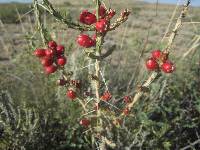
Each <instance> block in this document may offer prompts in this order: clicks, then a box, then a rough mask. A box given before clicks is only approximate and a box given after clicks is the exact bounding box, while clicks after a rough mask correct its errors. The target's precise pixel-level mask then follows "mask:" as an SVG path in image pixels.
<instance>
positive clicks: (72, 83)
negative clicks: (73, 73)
mask: <svg viewBox="0 0 200 150" xmlns="http://www.w3.org/2000/svg"><path fill="white" fill-rule="evenodd" d="M57 85H59V86H67V87H68V86H70V87H73V88H70V89H69V90H68V91H67V93H66V95H67V97H68V98H69V99H70V100H74V99H76V98H77V94H76V92H75V90H74V89H80V88H81V82H80V80H65V79H64V78H62V79H59V80H58V81H57Z"/></svg>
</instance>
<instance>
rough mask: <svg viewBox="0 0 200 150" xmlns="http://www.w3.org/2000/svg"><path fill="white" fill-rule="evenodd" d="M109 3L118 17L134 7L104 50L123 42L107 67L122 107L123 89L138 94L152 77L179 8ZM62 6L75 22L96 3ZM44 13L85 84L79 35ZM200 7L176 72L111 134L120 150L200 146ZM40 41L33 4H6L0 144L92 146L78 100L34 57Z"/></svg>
mask: <svg viewBox="0 0 200 150" xmlns="http://www.w3.org/2000/svg"><path fill="white" fill-rule="evenodd" d="M106 4H107V5H108V6H112V7H113V8H115V9H116V10H117V12H118V15H119V14H120V11H121V10H123V9H124V8H129V9H130V10H131V11H132V14H131V16H130V18H129V20H128V21H127V23H125V24H124V25H122V26H121V27H120V28H119V29H117V30H116V31H113V32H112V33H109V34H108V37H107V39H106V43H105V49H106V48H109V47H110V46H112V45H116V46H117V48H116V50H115V52H114V53H113V55H112V57H109V58H107V59H106V60H105V61H104V62H103V69H102V71H103V74H104V77H105V79H106V81H107V83H108V86H109V89H110V91H111V92H112V94H113V96H114V97H115V100H113V103H114V104H115V105H116V106H117V107H121V106H122V105H123V102H122V97H123V95H129V94H130V95H132V94H134V91H135V90H136V89H137V86H138V85H139V84H141V83H142V82H143V81H144V80H145V79H146V77H147V76H148V74H149V72H148V71H146V69H145V67H144V62H145V60H146V58H147V57H148V56H149V53H150V51H151V50H152V49H159V48H160V49H162V48H164V46H165V42H166V41H167V38H166V39H163V41H162V42H161V40H162V37H163V36H164V34H165V31H166V28H167V27H168V24H169V23H170V22H171V26H169V32H167V34H169V33H170V31H171V30H172V28H173V24H174V22H175V21H176V18H177V17H178V15H179V12H180V10H181V7H178V9H177V11H176V13H175V17H174V19H173V20H170V19H171V15H172V12H173V11H174V9H175V6H174V5H164V4H159V5H156V4H148V3H143V2H137V1H132V0H125V1H123V2H122V1H112V2H111V3H108V2H107V1H106ZM56 8H57V9H58V10H60V11H61V12H63V14H64V13H65V14H67V15H66V16H68V14H71V17H72V18H73V19H75V20H76V19H77V18H78V16H79V15H78V14H79V13H80V11H81V10H83V9H93V5H92V1H91V2H88V1H87V2H86V1H81V2H80V1H72V0H71V1H70V0H68V1H64V2H63V1H62V2H60V3H57V4H56ZM66 12H67V13H66ZM69 12H70V13H69ZM42 13H43V17H42V18H43V21H44V22H43V23H44V25H45V27H46V28H47V29H48V31H50V34H51V36H52V37H54V39H55V40H56V41H58V43H60V44H64V45H65V46H66V49H67V56H68V62H69V63H68V65H67V69H68V70H75V69H76V70H77V72H75V74H74V78H75V79H80V80H82V83H85V84H83V88H85V89H87V86H88V84H87V81H86V80H87V69H82V67H84V66H85V65H87V63H88V61H89V60H88V58H86V57H83V55H84V53H83V51H82V50H81V49H80V48H79V47H78V46H77V45H76V43H75V39H76V36H77V35H78V34H79V33H78V32H77V31H73V30H70V29H67V28H66V26H65V25H60V24H59V23H58V22H56V21H55V20H54V18H52V17H51V16H49V15H48V14H46V12H44V11H43V12H42ZM199 13H200V9H199V8H198V7H196V8H195V7H191V8H190V10H189V14H188V16H187V17H186V19H185V20H184V22H185V23H184V24H183V27H182V30H181V31H180V32H179V34H178V37H177V39H176V42H175V44H174V46H173V49H174V50H173V53H172V54H171V56H170V57H171V59H172V60H173V62H174V63H175V64H176V72H175V73H173V74H171V75H163V76H162V77H161V78H159V79H158V80H157V81H156V82H155V83H153V85H152V87H151V91H150V92H149V93H147V94H146V95H145V96H143V98H142V99H141V101H139V103H137V105H136V107H135V108H134V109H133V110H132V114H134V116H130V117H126V118H125V119H124V120H123V124H122V126H121V127H116V128H113V129H111V130H110V132H109V133H108V138H109V139H112V140H113V141H114V142H115V143H116V144H117V148H115V149H117V150H118V149H119V150H120V149H121V150H132V149H133V150H137V149H138V150H139V149H141V150H146V149H147V150H151V149H152V150H175V149H176V150H179V149H182V150H186V149H188V150H189V149H191V150H194V149H196V150H198V149H200V135H199V134H200V60H199V56H200V51H199V43H200V41H199V40H200V35H199V33H200V30H199V26H200V24H199V22H200V17H199V15H198V14H199ZM39 46H41V47H42V43H41V39H40V35H39V34H38V32H36V26H35V18H34V14H33V11H32V6H31V5H30V4H19V3H11V4H0V52H1V54H0V111H1V114H0V149H2V150H6V149H16V150H18V149H27V150H36V149H42V150H43V149H45V150H46V149H48V150H50V149H52V150H55V149H59V150H62V149H63V150H66V149H69V150H73V149H75V150H78V149H82V150H83V149H85V150H89V149H92V147H91V139H90V136H89V135H88V134H86V133H85V132H84V131H85V130H86V129H85V128H83V127H81V126H80V125H79V124H78V118H79V117H80V110H79V109H78V108H79V107H78V104H77V103H76V102H75V103H72V102H70V101H68V100H67V98H66V96H65V92H66V91H65V90H64V89H62V88H60V87H57V86H56V79H57V78H58V77H59V76H60V74H59V73H57V74H55V75H53V76H49V77H47V76H45V75H44V74H43V72H42V67H41V66H40V64H39V62H38V60H37V59H36V58H35V57H34V56H33V55H32V53H33V50H34V49H35V48H36V47H39ZM113 72H114V73H113ZM102 90H103V89H102ZM111 109H112V108H111ZM84 133H85V134H84Z"/></svg>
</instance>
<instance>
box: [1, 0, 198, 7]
mask: <svg viewBox="0 0 200 150" xmlns="http://www.w3.org/2000/svg"><path fill="white" fill-rule="evenodd" d="M13 1H16V2H26V3H27V2H31V1H32V0H0V3H5V2H13ZM144 1H147V2H152V3H154V2H156V1H157V0H144ZM177 1H178V0H158V2H159V3H167V4H176V3H177ZM180 1H181V2H182V3H183V2H184V1H185V0H180ZM191 1H192V5H193V6H200V0H191Z"/></svg>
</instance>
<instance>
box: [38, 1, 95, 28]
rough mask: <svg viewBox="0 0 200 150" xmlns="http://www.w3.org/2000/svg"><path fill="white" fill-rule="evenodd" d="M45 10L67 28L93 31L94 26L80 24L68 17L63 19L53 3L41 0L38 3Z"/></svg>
mask: <svg viewBox="0 0 200 150" xmlns="http://www.w3.org/2000/svg"><path fill="white" fill-rule="evenodd" d="M40 6H41V7H43V8H44V9H45V10H47V11H48V12H49V13H50V14H51V15H53V16H54V17H55V18H56V19H57V20H58V21H60V22H62V23H64V24H65V25H67V27H68V28H72V29H76V30H80V31H95V28H94V26H88V25H80V24H79V23H75V22H73V21H71V20H69V19H65V18H64V17H63V16H62V15H61V13H60V12H59V11H57V10H56V9H55V8H54V7H53V5H52V4H51V3H50V2H49V1H48V0H43V3H42V4H40Z"/></svg>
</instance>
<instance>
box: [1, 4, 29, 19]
mask: <svg viewBox="0 0 200 150" xmlns="http://www.w3.org/2000/svg"><path fill="white" fill-rule="evenodd" d="M30 10H31V9H30V4H21V3H11V4H0V19H1V21H2V22H3V23H19V21H20V18H19V16H21V15H23V14H25V13H27V12H28V11H30Z"/></svg>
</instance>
